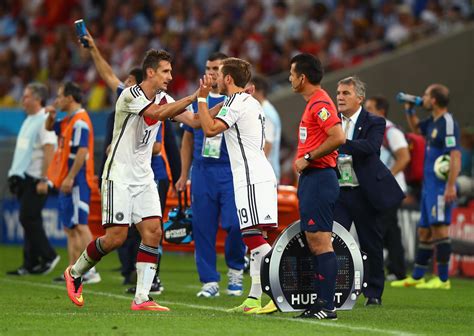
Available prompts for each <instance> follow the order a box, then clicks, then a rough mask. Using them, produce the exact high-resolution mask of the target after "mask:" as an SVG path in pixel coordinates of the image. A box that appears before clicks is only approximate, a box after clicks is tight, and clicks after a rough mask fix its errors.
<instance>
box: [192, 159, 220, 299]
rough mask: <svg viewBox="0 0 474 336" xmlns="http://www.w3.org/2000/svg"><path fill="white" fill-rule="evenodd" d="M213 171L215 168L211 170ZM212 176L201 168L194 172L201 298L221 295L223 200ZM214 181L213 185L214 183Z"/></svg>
mask: <svg viewBox="0 0 474 336" xmlns="http://www.w3.org/2000/svg"><path fill="white" fill-rule="evenodd" d="M211 169H212V168H211ZM213 179H214V177H213V176H212V174H211V173H210V172H206V169H205V168H204V167H202V166H200V165H196V166H195V167H194V168H193V171H192V181H193V183H192V185H191V194H192V200H193V202H192V204H191V207H192V211H193V219H192V222H193V239H194V246H195V250H194V257H195V260H196V268H197V271H198V274H199V280H200V281H201V283H202V288H201V290H200V291H199V292H198V293H197V296H199V297H214V296H218V295H219V284H218V283H219V281H220V274H219V273H218V272H217V267H216V236H217V229H218V226H219V203H218V202H219V200H218V192H217V191H216V189H217V183H215V182H214V180H213ZM210 181H212V183H210Z"/></svg>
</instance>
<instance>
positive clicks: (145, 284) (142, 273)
mask: <svg viewBox="0 0 474 336" xmlns="http://www.w3.org/2000/svg"><path fill="white" fill-rule="evenodd" d="M136 267H137V290H136V292H135V303H137V304H140V303H142V302H145V301H148V294H150V288H151V284H152V283H153V278H154V277H155V273H156V267H157V264H154V263H147V262H137V264H136Z"/></svg>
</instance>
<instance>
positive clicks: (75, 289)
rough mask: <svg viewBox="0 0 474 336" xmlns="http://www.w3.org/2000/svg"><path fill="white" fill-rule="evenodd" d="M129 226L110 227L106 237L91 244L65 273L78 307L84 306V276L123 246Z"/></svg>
mask: <svg viewBox="0 0 474 336" xmlns="http://www.w3.org/2000/svg"><path fill="white" fill-rule="evenodd" d="M127 231H128V226H124V225H119V226H110V227H107V228H106V231H105V235H104V236H102V237H99V238H97V239H95V240H93V241H91V242H90V243H89V245H87V248H86V249H85V250H84V251H83V252H82V254H81V255H80V257H79V258H78V259H77V261H76V262H75V263H74V265H72V266H69V267H68V268H66V270H65V271H64V279H65V281H66V287H67V291H68V295H69V298H70V299H71V301H73V302H74V303H75V304H76V305H78V306H82V305H83V304H84V301H83V299H82V276H83V275H84V274H85V273H86V272H88V271H89V270H90V269H91V268H93V267H94V266H95V265H96V264H97V263H98V262H99V261H100V260H101V259H102V257H104V256H105V255H106V254H108V253H110V252H111V251H113V250H115V249H116V248H118V247H119V246H120V245H122V244H123V242H124V241H125V238H126V237H127Z"/></svg>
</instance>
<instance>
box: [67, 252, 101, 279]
mask: <svg viewBox="0 0 474 336" xmlns="http://www.w3.org/2000/svg"><path fill="white" fill-rule="evenodd" d="M96 264H97V261H95V260H93V259H92V258H91V257H89V255H88V254H87V250H84V252H82V254H81V255H80V256H79V258H77V260H76V263H75V264H74V265H73V266H72V267H71V275H72V277H73V278H78V277H80V276H82V275H83V274H85V273H86V272H87V271H88V270H90V269H91V268H93V267H94V266H95V265H96Z"/></svg>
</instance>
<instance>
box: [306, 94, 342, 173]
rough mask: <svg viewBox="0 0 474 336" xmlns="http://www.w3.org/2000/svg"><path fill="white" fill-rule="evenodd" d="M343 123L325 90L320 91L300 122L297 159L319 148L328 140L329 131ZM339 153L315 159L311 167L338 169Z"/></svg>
mask: <svg viewBox="0 0 474 336" xmlns="http://www.w3.org/2000/svg"><path fill="white" fill-rule="evenodd" d="M340 122H341V119H340V118H339V116H338V115H337V110H336V106H335V105H334V103H333V101H332V100H331V98H330V97H329V95H328V94H327V93H326V91H324V90H323V89H318V90H316V92H315V93H314V94H313V96H312V97H311V99H310V100H309V101H308V104H306V109H305V111H304V113H303V117H302V118H301V122H300V129H299V137H298V153H297V159H299V158H301V157H303V156H304V155H305V154H306V153H308V152H311V151H312V150H314V149H316V148H317V147H319V146H320V145H321V144H322V143H323V142H324V141H326V139H327V138H328V135H327V131H328V130H329V129H330V128H331V127H333V126H334V125H336V124H338V123H340ZM336 161H337V151H333V152H331V153H329V154H327V155H325V156H323V157H322V158H319V159H314V160H312V161H311V162H310V164H309V167H314V168H328V167H336Z"/></svg>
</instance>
